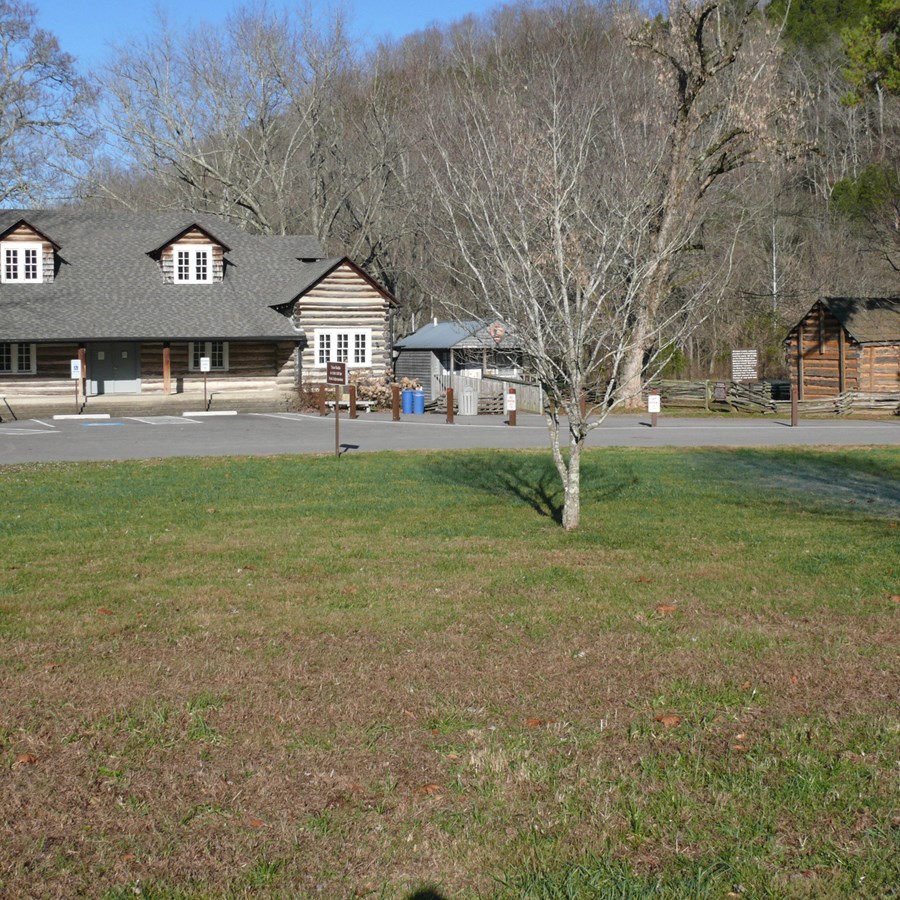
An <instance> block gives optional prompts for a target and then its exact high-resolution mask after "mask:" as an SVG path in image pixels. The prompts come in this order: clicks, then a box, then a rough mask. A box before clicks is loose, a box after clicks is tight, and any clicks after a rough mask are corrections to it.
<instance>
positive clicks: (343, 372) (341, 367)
mask: <svg viewBox="0 0 900 900" xmlns="http://www.w3.org/2000/svg"><path fill="white" fill-rule="evenodd" d="M325 381H326V382H327V383H328V384H346V383H347V363H342V362H330V363H328V364H327V366H326V368H325Z"/></svg>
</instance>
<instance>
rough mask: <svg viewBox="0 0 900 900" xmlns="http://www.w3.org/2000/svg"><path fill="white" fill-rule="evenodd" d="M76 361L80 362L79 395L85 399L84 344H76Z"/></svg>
mask: <svg viewBox="0 0 900 900" xmlns="http://www.w3.org/2000/svg"><path fill="white" fill-rule="evenodd" d="M78 361H79V362H80V363H81V396H82V397H84V398H85V399H87V379H88V371H87V348H86V347H85V345H84V344H79V345H78Z"/></svg>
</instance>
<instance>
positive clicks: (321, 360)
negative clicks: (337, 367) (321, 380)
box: [315, 328, 372, 368]
mask: <svg viewBox="0 0 900 900" xmlns="http://www.w3.org/2000/svg"><path fill="white" fill-rule="evenodd" d="M315 360H316V366H317V367H319V368H323V367H324V366H325V365H326V364H327V363H330V362H342V363H347V364H348V365H350V366H371V365H372V329H371V328H318V329H316V331H315Z"/></svg>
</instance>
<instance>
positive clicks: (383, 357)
mask: <svg viewBox="0 0 900 900" xmlns="http://www.w3.org/2000/svg"><path fill="white" fill-rule="evenodd" d="M297 306H298V309H299V312H300V322H301V324H302V326H303V330H304V331H305V332H306V335H307V338H308V341H309V343H308V346H307V347H306V349H305V350H304V351H303V355H302V360H301V366H302V375H303V380H304V381H310V382H312V381H316V380H319V381H324V380H325V369H324V368H322V367H317V366H316V360H315V331H316V329H317V328H346V329H348V330H350V329H354V328H371V329H372V348H371V349H372V352H371V359H372V365H371V367H368V368H366V367H358V366H351V367H350V369H351V371H363V372H367V373H369V374H372V375H375V376H381V375H384V374H385V373H386V372H387V371H389V370H390V364H391V360H390V335H389V333H388V319H389V317H388V312H389V304H388V301H387V300H386V299H385V298H384V297H383V296H382V295H381V294H380V293H379V292H378V291H377V290H375V288H373V287H372V285H370V284H369V283H368V282H367V281H366V280H365V279H364V278H361V277H360V276H359V274H358V273H357V272H355V271H354V270H353V269H352V268H351V267H350V266H348V265H346V264H344V265H342V266H339V267H338V268H337V269H335V270H334V272H332V273H331V274H330V275H329V276H328V277H327V278H323V279H322V281H321V282H319V284H317V285H316V286H315V287H314V288H312V290H310V291H308V292H307V293H306V294H304V296H303V297H302V298H301V299H300V300H299V301H298V304H297Z"/></svg>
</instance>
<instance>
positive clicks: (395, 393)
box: [391, 384, 400, 422]
mask: <svg viewBox="0 0 900 900" xmlns="http://www.w3.org/2000/svg"><path fill="white" fill-rule="evenodd" d="M391 408H392V409H393V411H394V421H395V422H399V421H400V385H399V384H392V385H391Z"/></svg>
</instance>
